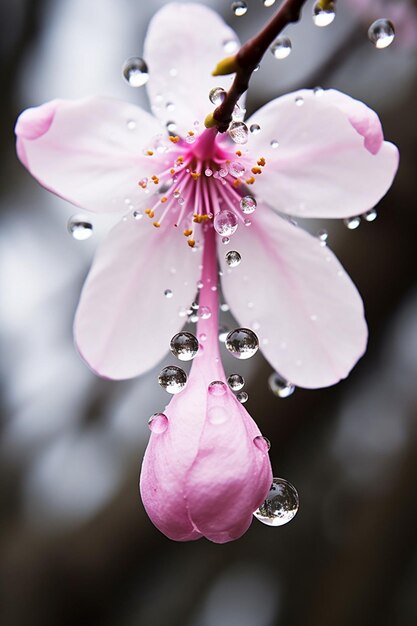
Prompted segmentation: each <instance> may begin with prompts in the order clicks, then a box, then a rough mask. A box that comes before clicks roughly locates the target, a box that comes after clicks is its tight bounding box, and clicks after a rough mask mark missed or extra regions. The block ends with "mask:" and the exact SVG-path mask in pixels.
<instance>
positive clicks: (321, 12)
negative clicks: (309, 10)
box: [313, 2, 336, 27]
mask: <svg viewBox="0 0 417 626" xmlns="http://www.w3.org/2000/svg"><path fill="white" fill-rule="evenodd" d="M335 17H336V8H335V5H334V2H329V3H328V4H327V6H326V8H323V7H322V6H321V3H320V2H316V4H315V5H314V7H313V22H314V24H315V25H316V26H320V27H323V26H328V25H329V24H331V23H332V22H333V20H334V18H335Z"/></svg>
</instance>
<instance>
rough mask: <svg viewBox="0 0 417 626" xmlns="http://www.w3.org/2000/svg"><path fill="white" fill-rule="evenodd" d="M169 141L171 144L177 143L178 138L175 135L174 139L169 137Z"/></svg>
mask: <svg viewBox="0 0 417 626" xmlns="http://www.w3.org/2000/svg"><path fill="white" fill-rule="evenodd" d="M169 140H170V141H172V143H178V142H179V140H180V138H179V137H178V135H175V137H170V138H169Z"/></svg>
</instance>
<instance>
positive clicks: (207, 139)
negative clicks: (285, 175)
mask: <svg viewBox="0 0 417 626" xmlns="http://www.w3.org/2000/svg"><path fill="white" fill-rule="evenodd" d="M146 154H147V155H148V156H149V158H150V159H152V160H154V167H155V172H156V173H154V174H152V175H151V176H150V177H146V178H142V179H141V180H140V181H139V187H140V188H141V189H142V190H143V192H144V193H147V194H149V193H150V190H151V187H152V185H156V186H157V187H158V193H153V194H152V195H150V198H149V200H150V202H149V205H148V207H147V208H146V210H145V213H146V214H147V215H148V217H149V218H151V219H152V220H153V225H154V227H155V228H160V227H161V225H162V223H163V222H166V223H168V224H170V225H172V226H174V227H175V228H179V229H180V230H181V231H182V233H183V235H184V236H185V237H186V238H187V242H188V245H189V246H190V247H191V248H194V247H195V246H196V243H197V241H198V240H199V239H202V236H203V233H202V231H201V229H200V230H199V229H198V227H199V226H201V225H203V224H205V223H207V222H209V221H211V220H212V222H213V225H214V229H215V230H216V232H217V233H218V234H219V235H220V236H222V237H223V238H224V237H228V236H230V235H232V234H233V233H234V232H235V230H236V228H237V226H238V224H239V222H242V223H243V224H246V225H248V224H250V221H249V220H248V218H247V217H246V216H245V213H248V212H250V211H249V210H245V206H246V207H247V203H245V202H244V201H245V199H246V198H250V199H251V200H252V203H253V204H252V206H256V202H255V200H254V199H253V198H251V196H247V195H246V194H247V193H248V186H249V185H253V184H254V183H255V181H256V176H258V175H260V174H262V171H263V168H264V167H265V165H266V161H265V159H264V158H263V157H260V158H258V159H257V161H256V163H255V164H253V163H252V162H251V160H250V158H249V156H248V154H246V153H243V152H242V150H234V149H233V148H232V147H231V145H230V143H229V142H227V141H225V140H224V138H223V136H222V135H219V134H218V133H217V131H216V130H214V129H206V130H204V131H203V132H202V133H201V134H200V135H197V134H196V133H195V132H194V131H191V130H190V131H189V132H188V134H187V136H186V138H185V140H184V139H180V137H178V136H176V135H175V136H172V135H171V136H170V137H169V144H166V143H164V142H163V141H162V140H161V138H160V137H159V138H157V140H156V141H155V149H149V150H147V151H146ZM242 203H243V204H242ZM249 204H250V202H249Z"/></svg>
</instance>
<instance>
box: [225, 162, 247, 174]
mask: <svg viewBox="0 0 417 626" xmlns="http://www.w3.org/2000/svg"><path fill="white" fill-rule="evenodd" d="M245 171H246V170H245V166H244V165H242V163H239V161H232V163H230V165H229V172H230V173H231V175H232V176H235V177H236V178H239V177H240V176H243V174H244V173H245Z"/></svg>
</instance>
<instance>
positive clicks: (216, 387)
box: [208, 380, 227, 396]
mask: <svg viewBox="0 0 417 626" xmlns="http://www.w3.org/2000/svg"><path fill="white" fill-rule="evenodd" d="M208 390H209V394H210V395H212V396H224V394H225V393H226V390H227V387H226V384H225V383H224V382H222V381H221V380H214V381H213V382H212V383H210V384H209V387H208Z"/></svg>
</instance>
